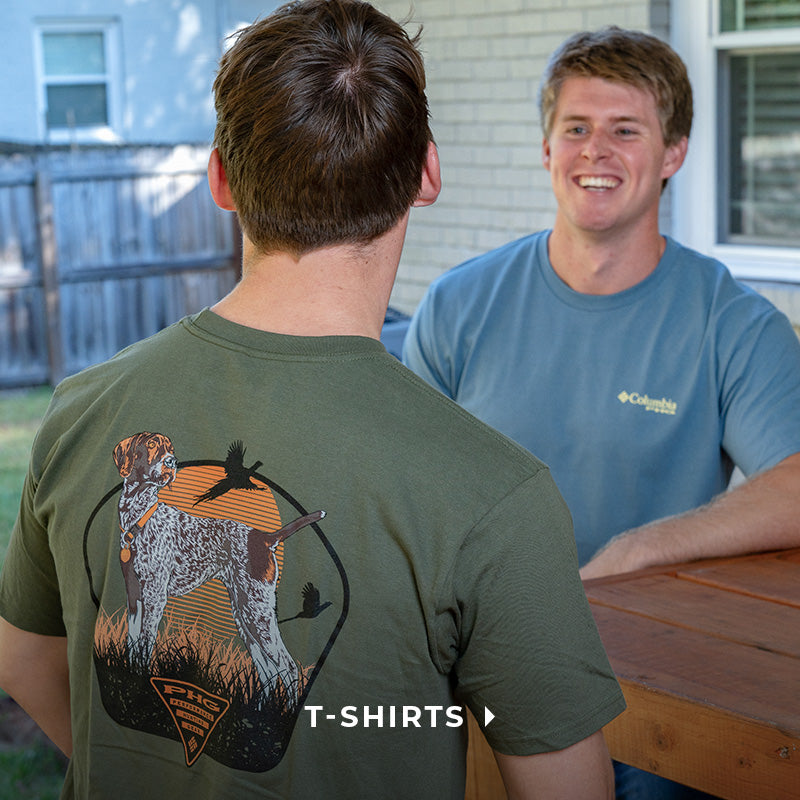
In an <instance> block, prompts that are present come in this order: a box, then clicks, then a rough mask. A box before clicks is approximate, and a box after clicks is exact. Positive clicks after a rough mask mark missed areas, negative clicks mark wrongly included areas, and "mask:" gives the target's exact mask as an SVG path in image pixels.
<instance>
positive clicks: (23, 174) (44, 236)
mask: <svg viewBox="0 0 800 800" xmlns="http://www.w3.org/2000/svg"><path fill="white" fill-rule="evenodd" d="M207 158H208V148H204V147H195V146H180V147H139V148H133V147H126V148H96V149H86V150H77V151H72V150H55V151H48V152H42V153H35V154H26V155H14V156H0V387H11V386H23V385H32V384H41V383H51V384H54V383H56V382H57V381H58V380H60V379H61V378H62V377H64V376H65V375H68V374H71V373H74V372H77V371H78V370H80V369H82V368H84V367H86V366H88V365H90V364H93V363H96V362H98V361H101V360H103V359H106V358H108V357H109V356H111V355H113V354H114V353H115V352H117V351H118V350H120V349H121V348H123V347H125V346H127V345H128V344H130V343H132V342H134V341H136V340H138V339H141V338H143V337H145V336H149V335H151V334H153V333H155V332H156V331H158V330H160V329H161V328H163V327H164V326H166V325H169V324H171V323H172V322H174V321H176V320H177V319H179V318H180V317H182V316H184V315H185V314H188V313H193V312H194V311H198V310H200V309H201V308H203V307H204V306H206V305H210V304H211V303H213V302H214V301H215V300H216V299H218V298H219V297H221V296H222V295H223V294H225V293H226V292H228V291H229V290H230V288H231V287H232V286H233V284H234V283H235V281H236V278H237V276H238V270H239V237H238V235H237V233H236V230H235V220H234V218H233V215H231V214H228V213H225V212H222V211H220V210H219V209H218V208H217V207H216V206H215V205H214V202H213V200H212V199H211V196H210V193H209V191H208V186H207V184H206V180H205V168H206V160H207Z"/></svg>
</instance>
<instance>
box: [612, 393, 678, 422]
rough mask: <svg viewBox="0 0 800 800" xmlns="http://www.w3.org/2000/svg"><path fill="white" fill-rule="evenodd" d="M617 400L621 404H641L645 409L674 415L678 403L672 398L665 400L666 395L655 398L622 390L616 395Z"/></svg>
mask: <svg viewBox="0 0 800 800" xmlns="http://www.w3.org/2000/svg"><path fill="white" fill-rule="evenodd" d="M617 400H619V401H620V403H622V404H623V405H624V404H625V403H630V404H631V405H634V406H641V407H642V408H644V410H645V411H652V412H654V413H656V414H670V415H672V416H674V415H675V413H676V412H677V410H678V404H677V403H676V402H675V401H674V400H667V398H666V397H662V398H661V399H660V400H656V399H655V398H652V397H648V396H647V395H646V394H639V393H638V392H633V393H630V394H629V393H628V392H625V391H622V392H620V393H619V394H618V395H617Z"/></svg>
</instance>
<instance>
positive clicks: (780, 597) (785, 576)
mask: <svg viewBox="0 0 800 800" xmlns="http://www.w3.org/2000/svg"><path fill="white" fill-rule="evenodd" d="M794 555H795V556H796V557H798V558H800V556H798V555H797V554H796V553H795V554H794ZM677 574H678V576H679V577H681V578H685V579H687V580H693V581H697V582H699V583H704V584H706V585H708V586H717V587H719V588H723V589H727V590H731V591H734V592H739V593H742V594H749V595H753V596H755V597H761V598H764V599H766V600H771V601H773V602H778V603H785V604H787V605H792V606H797V607H798V608H800V561H797V560H794V559H793V558H792V557H791V556H790V557H787V558H781V557H772V558H758V559H753V560H752V561H738V562H730V561H728V562H725V563H721V564H713V565H710V566H705V567H694V568H693V567H691V566H689V567H688V568H686V569H682V570H680V571H679V572H678V573H677Z"/></svg>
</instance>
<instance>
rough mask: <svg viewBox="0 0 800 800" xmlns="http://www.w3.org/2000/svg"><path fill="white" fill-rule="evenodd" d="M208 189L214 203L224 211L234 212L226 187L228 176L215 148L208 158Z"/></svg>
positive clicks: (229, 190)
mask: <svg viewBox="0 0 800 800" xmlns="http://www.w3.org/2000/svg"><path fill="white" fill-rule="evenodd" d="M208 187H209V189H211V196H212V197H213V198H214V202H215V203H216V204H217V205H218V206H219V207H220V208H222V209H224V210H225V211H236V206H235V205H234V203H233V197H232V196H231V189H230V186H228V176H227V175H226V174H225V168H224V167H223V166H222V161H221V160H220V157H219V151H218V150H217V148H216V147H215V148H214V149H213V150H212V151H211V155H210V156H209V158H208Z"/></svg>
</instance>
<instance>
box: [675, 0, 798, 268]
mask: <svg viewBox="0 0 800 800" xmlns="http://www.w3.org/2000/svg"><path fill="white" fill-rule="evenodd" d="M673 2H674V6H673V18H672V22H673V34H674V39H675V41H674V44H675V46H676V48H677V49H678V51H679V52H680V53H681V55H682V56H683V57H684V59H685V60H686V62H687V66H688V67H689V76H690V78H691V80H692V85H693V88H694V92H695V126H694V129H693V133H692V141H691V144H690V148H689V150H690V157H689V159H687V163H686V164H685V165H684V168H683V170H681V172H683V173H684V174H683V175H681V177H680V179H678V176H676V181H675V183H676V186H675V192H674V197H673V202H674V205H673V219H674V220H675V222H676V231H675V232H676V235H677V236H678V237H679V238H682V239H683V240H684V241H686V243H687V244H690V245H691V246H693V247H696V248H697V249H699V250H701V251H703V252H708V253H710V254H712V255H715V256H717V257H718V258H720V259H721V260H722V261H724V262H725V263H727V264H728V265H729V266H730V267H731V269H732V271H733V272H734V273H735V274H737V275H739V276H740V277H745V278H748V277H750V278H777V279H789V280H800V258H799V256H800V254H799V253H798V248H800V2H794V1H793V0H706V2H697V0H673ZM679 175H680V173H679Z"/></svg>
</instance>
